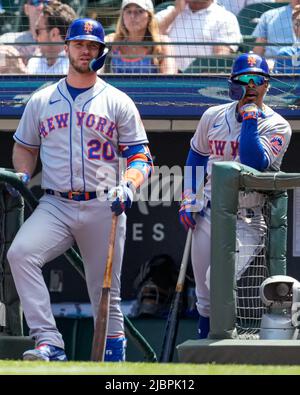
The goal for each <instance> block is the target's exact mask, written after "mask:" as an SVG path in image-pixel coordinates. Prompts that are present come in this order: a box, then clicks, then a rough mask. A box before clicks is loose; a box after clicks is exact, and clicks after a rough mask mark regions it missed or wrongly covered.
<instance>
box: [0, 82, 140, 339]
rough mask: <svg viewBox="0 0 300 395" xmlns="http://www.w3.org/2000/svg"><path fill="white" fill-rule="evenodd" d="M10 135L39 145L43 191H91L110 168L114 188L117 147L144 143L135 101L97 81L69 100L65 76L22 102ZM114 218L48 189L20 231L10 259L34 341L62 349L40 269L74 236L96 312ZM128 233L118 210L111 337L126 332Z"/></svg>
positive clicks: (100, 207)
mask: <svg viewBox="0 0 300 395" xmlns="http://www.w3.org/2000/svg"><path fill="white" fill-rule="evenodd" d="M14 138H15V140H16V142H18V143H19V144H22V145H24V146H26V147H33V148H40V157H41V162H42V166H43V168H42V188H44V189H51V190H53V191H56V192H68V191H84V192H95V191H96V189H97V188H98V184H99V179H100V178H101V177H102V173H103V172H106V170H107V168H110V169H111V173H110V176H109V177H108V178H107V180H106V186H107V187H108V188H110V187H113V186H116V183H118V179H117V178H118V176H117V173H118V166H119V163H118V159H119V156H120V155H119V145H135V144H143V143H147V142H148V140H147V136H146V133H145V130H144V127H143V124H142V122H141V118H140V115H139V113H138V110H137V108H136V106H135V105H134V103H133V102H132V100H131V99H130V98H129V97H128V96H127V95H126V94H124V93H123V92H121V91H119V90H118V89H116V88H114V87H112V86H111V85H109V84H107V83H106V82H104V81H103V80H101V79H100V78H98V79H97V82H96V84H95V85H94V86H93V87H91V88H90V89H88V90H87V91H85V92H83V93H81V94H79V95H78V96H77V98H76V99H75V100H74V101H73V99H72V98H71V96H70V94H69V92H68V89H67V86H66V80H65V79H62V80H60V81H59V82H58V83H56V84H54V85H51V86H49V87H46V88H45V89H42V90H40V91H38V92H36V93H35V94H34V95H33V96H32V97H31V99H30V101H29V102H28V104H27V106H26V109H25V111H24V114H23V116H22V119H21V121H20V123H19V126H18V128H17V130H16V133H15V135H14ZM100 181H101V180H100ZM111 218H112V213H111V210H110V204H109V202H108V201H106V200H102V201H101V199H95V198H94V199H90V200H82V201H74V200H69V199H67V198H65V197H61V196H58V194H57V193H56V194H54V195H49V194H45V195H44V196H43V197H42V198H41V200H40V204H39V206H38V207H37V209H36V210H35V211H34V213H33V214H32V215H31V216H30V217H29V218H28V219H27V221H25V223H24V224H23V226H22V227H21V228H20V230H19V232H18V233H17V235H16V237H15V239H14V242H13V244H12V246H11V248H10V250H9V252H8V255H7V256H8V260H9V262H10V266H11V270H12V272H13V275H14V279H15V283H16V287H17V290H18V293H19V295H20V299H21V303H22V306H23V309H24V313H25V317H26V320H27V323H28V326H29V328H30V334H31V336H32V337H33V338H35V340H36V343H37V344H41V343H49V344H53V345H56V346H58V347H63V346H64V343H63V339H62V337H61V334H60V333H59V332H58V330H57V328H56V326H55V321H54V318H53V315H52V312H51V304H50V299H49V295H48V291H47V287H46V285H45V283H44V281H43V277H42V272H41V267H42V266H43V265H44V264H45V263H46V262H48V261H51V260H53V259H54V258H55V257H57V256H59V255H60V254H62V253H63V252H64V251H65V250H66V249H68V248H69V247H70V246H72V244H73V243H74V241H76V243H77V245H78V247H79V249H80V252H81V256H82V258H83V261H84V265H85V273H86V280H87V287H88V292H89V296H90V299H91V303H92V308H93V313H94V317H95V316H96V312H97V306H98V303H99V298H100V294H101V287H102V283H103V275H104V269H105V263H106V258H107V250H108V243H109V233H110V228H111ZM125 235H126V215H125V213H123V214H122V215H120V216H119V217H118V227H117V235H116V243H115V253H114V261H113V275H112V286H111V303H110V319H109V324H108V336H120V335H122V334H124V327H123V315H122V313H121V309H120V273H121V263H122V258H123V249H124V243H125ZM66 281H67V280H66Z"/></svg>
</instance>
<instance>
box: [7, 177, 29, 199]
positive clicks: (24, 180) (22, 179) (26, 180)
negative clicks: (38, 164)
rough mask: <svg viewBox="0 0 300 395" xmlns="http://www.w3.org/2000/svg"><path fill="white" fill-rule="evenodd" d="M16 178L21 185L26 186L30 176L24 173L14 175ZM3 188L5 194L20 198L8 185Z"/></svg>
mask: <svg viewBox="0 0 300 395" xmlns="http://www.w3.org/2000/svg"><path fill="white" fill-rule="evenodd" d="M15 174H16V176H18V178H19V179H20V180H21V181H22V182H23V184H25V185H28V184H29V181H30V175H29V174H28V173H27V172H25V173H15ZM5 187H6V190H7V192H8V193H9V194H10V195H11V196H12V197H18V196H20V193H19V191H17V190H16V189H15V188H14V187H12V186H11V185H10V184H8V183H5Z"/></svg>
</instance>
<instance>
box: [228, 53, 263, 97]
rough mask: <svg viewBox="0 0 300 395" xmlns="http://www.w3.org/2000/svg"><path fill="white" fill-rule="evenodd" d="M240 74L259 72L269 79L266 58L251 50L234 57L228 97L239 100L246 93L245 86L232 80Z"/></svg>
mask: <svg viewBox="0 0 300 395" xmlns="http://www.w3.org/2000/svg"><path fill="white" fill-rule="evenodd" d="M242 74H259V75H263V76H264V77H266V78H268V79H269V78H270V71H269V66H268V63H267V61H266V59H265V58H262V57H261V56H259V55H257V54H255V53H253V52H249V53H244V54H242V55H240V56H238V57H237V58H236V59H235V61H234V63H233V65H232V69H231V75H230V79H229V80H228V86H229V97H230V98H231V99H232V100H241V99H242V98H243V97H244V96H245V94H246V87H245V86H242V85H240V84H239V83H238V82H236V81H235V80H234V78H235V77H237V76H238V75H242Z"/></svg>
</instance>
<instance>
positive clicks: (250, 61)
mask: <svg viewBox="0 0 300 395" xmlns="http://www.w3.org/2000/svg"><path fill="white" fill-rule="evenodd" d="M247 62H248V64H249V65H250V66H251V67H253V66H254V65H255V64H256V58H255V56H251V55H250V56H248V59H247Z"/></svg>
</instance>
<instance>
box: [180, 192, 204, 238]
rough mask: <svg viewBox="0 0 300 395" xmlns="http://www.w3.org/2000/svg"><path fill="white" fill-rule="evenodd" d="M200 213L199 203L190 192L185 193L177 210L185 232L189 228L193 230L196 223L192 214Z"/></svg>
mask: <svg viewBox="0 0 300 395" xmlns="http://www.w3.org/2000/svg"><path fill="white" fill-rule="evenodd" d="M199 211H200V205H199V201H197V199H196V196H195V194H194V193H192V192H191V191H185V192H184V193H183V196H182V201H181V205H180V209H179V220H180V222H181V224H182V225H183V226H184V228H185V230H186V231H188V230H189V228H191V229H192V230H194V229H195V226H196V221H195V220H194V218H193V213H196V212H199Z"/></svg>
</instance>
